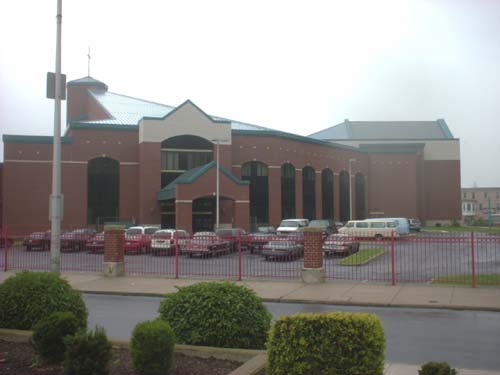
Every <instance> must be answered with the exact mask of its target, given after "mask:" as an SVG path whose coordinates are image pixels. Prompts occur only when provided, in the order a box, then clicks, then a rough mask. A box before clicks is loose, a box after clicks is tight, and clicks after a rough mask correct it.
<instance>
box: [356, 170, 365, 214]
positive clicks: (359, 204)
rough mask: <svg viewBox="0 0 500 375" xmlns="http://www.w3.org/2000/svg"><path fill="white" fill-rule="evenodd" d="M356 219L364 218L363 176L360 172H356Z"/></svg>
mask: <svg viewBox="0 0 500 375" xmlns="http://www.w3.org/2000/svg"><path fill="white" fill-rule="evenodd" d="M355 186H356V220H364V219H365V218H366V207H365V206H366V205H365V176H363V175H362V174H361V173H356V181H355Z"/></svg>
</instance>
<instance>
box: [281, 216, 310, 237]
mask: <svg viewBox="0 0 500 375" xmlns="http://www.w3.org/2000/svg"><path fill="white" fill-rule="evenodd" d="M308 225H309V220H308V219H286V220H283V221H281V223H280V225H279V227H278V229H276V231H277V232H278V233H281V234H287V233H290V232H299V231H302V230H304V228H305V227H307V226H308Z"/></svg>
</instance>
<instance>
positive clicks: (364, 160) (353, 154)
mask: <svg viewBox="0 0 500 375" xmlns="http://www.w3.org/2000/svg"><path fill="white" fill-rule="evenodd" d="M311 110H314V109H313V108H312V109H311ZM33 120H34V121H36V114H33ZM67 122H68V123H67V128H66V131H65V134H64V137H62V191H63V194H64V219H63V223H62V225H63V227H64V228H75V227H82V226H94V225H100V224H102V223H104V222H109V221H127V222H135V223H139V224H160V225H161V226H163V227H177V228H181V229H186V230H188V231H191V232H194V231H198V230H207V229H212V228H213V227H214V223H215V212H216V209H215V198H214V197H215V192H216V175H217V173H216V172H217V163H216V159H217V149H219V155H220V158H219V160H220V163H219V165H220V167H219V176H220V198H221V199H220V206H219V207H220V210H219V211H220V223H221V225H222V226H226V227H227V226H233V227H242V228H245V229H250V228H252V227H254V226H256V225H266V224H270V225H274V226H276V225H278V224H279V222H280V221H281V220H282V219H284V218H302V217H305V218H308V219H321V218H326V219H334V220H337V221H347V220H349V218H353V219H363V218H366V217H374V216H375V217H376V216H386V217H409V218H419V219H420V220H422V221H424V222H426V223H427V224H429V225H433V224H434V223H437V222H440V223H443V224H446V223H451V222H452V221H453V220H460V217H461V210H460V158H459V154H460V152H459V140H458V139H456V138H454V137H453V135H452V134H451V132H450V130H449V129H448V126H447V125H446V123H445V121H444V120H437V121H423V122H420V121H417V122H405V121H403V122H401V121H395V122H351V121H346V122H344V123H342V124H339V125H337V126H333V127H331V128H328V129H326V130H323V131H321V132H318V133H315V134H312V135H311V136H308V137H306V136H299V135H296V134H291V133H286V132H282V131H277V130H274V129H270V128H266V127H262V126H258V125H253V124H248V123H244V122H241V121H235V120H230V119H227V118H222V117H218V116H212V115H209V114H207V113H205V112H204V111H203V110H202V109H200V108H199V107H197V106H196V105H195V104H194V103H192V102H191V101H189V100H187V101H185V102H184V103H182V104H180V105H178V106H176V107H173V106H168V105H163V104H159V103H154V102H150V101H146V100H142V99H137V98H133V97H129V96H125V95H120V94H116V93H112V92H110V91H108V86H107V85H106V84H105V83H103V82H100V81H98V80H95V79H93V78H91V77H85V78H81V79H78V80H74V81H71V82H68V84H67ZM310 125H311V124H304V126H305V127H307V126H310ZM3 142H4V165H3V168H2V183H3V190H2V191H1V194H3V197H2V199H3V200H0V202H3V207H2V213H1V214H2V219H3V224H4V225H5V226H8V227H9V228H10V229H11V230H12V231H17V232H26V231H34V230H43V229H47V228H48V227H49V221H48V217H49V214H48V197H49V194H50V191H51V174H52V171H51V160H52V137H50V136H26V135H23V136H21V135H4V136H3Z"/></svg>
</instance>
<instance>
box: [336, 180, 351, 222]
mask: <svg viewBox="0 0 500 375" xmlns="http://www.w3.org/2000/svg"><path fill="white" fill-rule="evenodd" d="M339 183H340V221H342V222H343V223H345V222H346V221H349V220H350V216H351V212H350V210H351V205H350V202H349V199H350V197H349V189H350V188H351V187H350V183H349V173H347V172H346V171H342V172H340V175H339Z"/></svg>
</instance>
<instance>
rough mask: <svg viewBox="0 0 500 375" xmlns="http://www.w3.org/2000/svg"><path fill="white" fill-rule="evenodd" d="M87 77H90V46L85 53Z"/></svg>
mask: <svg viewBox="0 0 500 375" xmlns="http://www.w3.org/2000/svg"><path fill="white" fill-rule="evenodd" d="M87 77H90V46H89V50H88V53H87Z"/></svg>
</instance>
